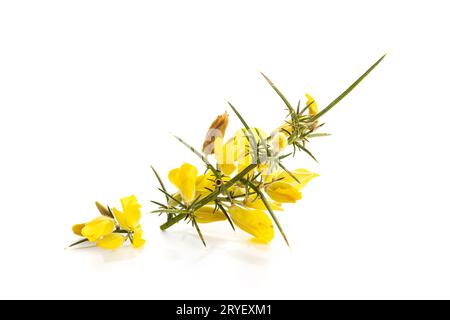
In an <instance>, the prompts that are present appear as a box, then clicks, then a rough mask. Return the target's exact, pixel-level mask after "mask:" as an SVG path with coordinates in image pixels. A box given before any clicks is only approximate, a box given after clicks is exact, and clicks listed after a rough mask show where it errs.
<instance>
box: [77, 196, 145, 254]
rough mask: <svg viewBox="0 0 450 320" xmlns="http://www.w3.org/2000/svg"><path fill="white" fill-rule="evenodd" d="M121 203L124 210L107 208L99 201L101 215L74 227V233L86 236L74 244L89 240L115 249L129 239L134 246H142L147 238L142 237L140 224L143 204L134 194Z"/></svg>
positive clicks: (103, 246) (106, 247)
mask: <svg viewBox="0 0 450 320" xmlns="http://www.w3.org/2000/svg"><path fill="white" fill-rule="evenodd" d="M121 203H122V209H123V210H122V211H120V210H118V209H116V208H113V210H111V209H110V208H109V207H108V208H105V207H104V206H103V205H101V204H100V203H98V202H97V203H96V205H97V209H98V210H99V211H100V214H101V215H100V216H99V217H97V218H95V219H93V220H91V221H89V222H86V223H80V224H76V225H74V226H73V227H72V231H73V233H75V234H76V235H77V236H80V237H84V239H83V240H80V241H78V242H76V243H74V244H73V245H72V246H74V245H76V244H80V243H82V242H88V241H89V242H91V243H95V244H96V245H97V246H98V247H100V248H103V249H110V250H114V249H117V248H119V247H120V246H122V245H123V243H124V242H125V241H127V240H128V239H129V240H130V241H131V244H132V245H133V247H134V248H139V247H142V246H143V245H144V243H145V240H144V239H143V238H142V235H143V232H142V228H141V224H140V220H141V209H140V208H141V205H140V204H139V203H138V201H137V199H136V197H135V196H134V195H132V196H130V197H126V198H122V199H121Z"/></svg>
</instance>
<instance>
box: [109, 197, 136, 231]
mask: <svg viewBox="0 0 450 320" xmlns="http://www.w3.org/2000/svg"><path fill="white" fill-rule="evenodd" d="M120 202H121V203H122V209H123V211H120V210H118V209H116V208H113V214H114V217H115V218H116V219H117V222H119V225H120V226H121V227H122V228H124V229H126V230H129V231H134V230H135V229H136V228H137V226H139V221H140V220H141V209H140V208H141V205H140V204H139V202H138V200H137V199H136V197H135V196H134V195H131V196H129V197H126V198H122V199H120Z"/></svg>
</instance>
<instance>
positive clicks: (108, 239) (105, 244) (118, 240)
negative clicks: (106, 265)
mask: <svg viewBox="0 0 450 320" xmlns="http://www.w3.org/2000/svg"><path fill="white" fill-rule="evenodd" d="M124 242H125V236H123V235H121V234H118V233H111V234H108V235H107V236H104V237H103V238H101V239H100V240H98V241H97V247H100V248H102V249H108V250H114V249H117V248H119V247H120V246H121V245H122V244H123V243H124Z"/></svg>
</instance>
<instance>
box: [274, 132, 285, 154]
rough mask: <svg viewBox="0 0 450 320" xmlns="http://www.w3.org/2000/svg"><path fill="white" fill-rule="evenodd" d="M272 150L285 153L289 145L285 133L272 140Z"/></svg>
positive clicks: (276, 135) (278, 134)
mask: <svg viewBox="0 0 450 320" xmlns="http://www.w3.org/2000/svg"><path fill="white" fill-rule="evenodd" d="M271 143H272V148H273V150H274V151H275V152H276V153H280V152H283V150H284V149H286V147H287V145H288V139H287V137H286V135H285V134H284V133H280V132H279V133H277V134H275V136H274V137H273V139H272V140H271Z"/></svg>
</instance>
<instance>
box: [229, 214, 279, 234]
mask: <svg viewBox="0 0 450 320" xmlns="http://www.w3.org/2000/svg"><path fill="white" fill-rule="evenodd" d="M229 212H230V216H231V219H232V220H233V222H234V224H235V225H236V226H238V227H239V228H240V229H242V230H244V231H245V232H248V233H249V234H251V235H252V236H254V237H255V239H256V240H257V241H260V242H264V243H268V242H270V241H272V239H273V237H274V235H275V231H274V228H273V224H272V220H271V219H270V218H269V216H268V215H267V214H266V213H265V212H264V211H262V210H249V209H244V208H241V207H238V206H232V207H231V208H230V211H229Z"/></svg>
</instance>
